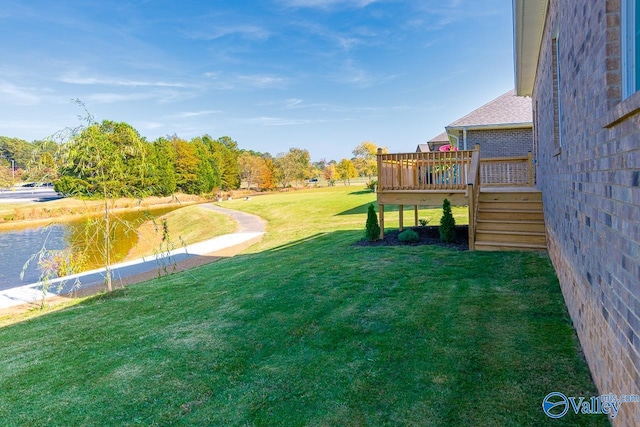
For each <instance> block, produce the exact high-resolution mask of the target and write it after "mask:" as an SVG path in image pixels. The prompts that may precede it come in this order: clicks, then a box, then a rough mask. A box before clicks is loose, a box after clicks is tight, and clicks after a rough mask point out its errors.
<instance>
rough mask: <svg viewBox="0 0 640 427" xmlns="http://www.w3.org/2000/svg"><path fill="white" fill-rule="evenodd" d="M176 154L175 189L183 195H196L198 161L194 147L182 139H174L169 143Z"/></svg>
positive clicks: (197, 190)
mask: <svg viewBox="0 0 640 427" xmlns="http://www.w3.org/2000/svg"><path fill="white" fill-rule="evenodd" d="M171 144H172V145H173V149H174V150H175V153H176V160H175V171H176V187H177V189H179V190H180V191H182V192H183V193H187V194H198V193H199V190H200V188H199V187H200V185H199V182H198V165H199V163H200V159H199V158H198V153H197V152H196V147H195V146H194V145H193V144H189V143H188V142H187V141H185V140H183V139H179V138H177V137H174V138H173V140H172V141H171Z"/></svg>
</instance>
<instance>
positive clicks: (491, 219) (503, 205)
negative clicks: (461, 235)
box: [475, 188, 547, 251]
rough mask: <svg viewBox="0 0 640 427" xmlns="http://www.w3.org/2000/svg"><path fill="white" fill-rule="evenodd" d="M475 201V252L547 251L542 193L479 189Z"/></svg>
mask: <svg viewBox="0 0 640 427" xmlns="http://www.w3.org/2000/svg"><path fill="white" fill-rule="evenodd" d="M478 201H479V205H478V220H477V226H476V238H475V248H476V250H484V251H501V250H533V251H545V250H546V249H547V243H546V235H545V227H544V214H543V211H542V193H540V192H539V191H531V190H529V191H518V190H517V189H515V188H514V189H513V190H509V191H492V190H490V189H486V190H485V189H482V191H481V192H480V196H479V199H478Z"/></svg>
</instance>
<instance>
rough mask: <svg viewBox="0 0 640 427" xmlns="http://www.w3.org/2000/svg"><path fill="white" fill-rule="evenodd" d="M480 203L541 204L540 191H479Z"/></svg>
mask: <svg viewBox="0 0 640 427" xmlns="http://www.w3.org/2000/svg"><path fill="white" fill-rule="evenodd" d="M478 200H479V201H481V202H492V201H493V202H513V201H520V202H541V201H542V193H541V192H540V191H531V192H518V191H512V192H490V191H484V190H483V191H481V192H480V197H479V199H478Z"/></svg>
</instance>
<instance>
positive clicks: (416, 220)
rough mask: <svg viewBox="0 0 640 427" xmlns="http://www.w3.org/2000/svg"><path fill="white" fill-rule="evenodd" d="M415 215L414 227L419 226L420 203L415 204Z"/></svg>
mask: <svg viewBox="0 0 640 427" xmlns="http://www.w3.org/2000/svg"><path fill="white" fill-rule="evenodd" d="M413 215H414V218H413V219H414V220H415V221H414V227H417V226H418V205H415V207H414V208H413Z"/></svg>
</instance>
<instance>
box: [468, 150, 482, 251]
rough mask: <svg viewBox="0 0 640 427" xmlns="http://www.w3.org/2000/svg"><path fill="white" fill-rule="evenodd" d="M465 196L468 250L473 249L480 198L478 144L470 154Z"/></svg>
mask: <svg viewBox="0 0 640 427" xmlns="http://www.w3.org/2000/svg"><path fill="white" fill-rule="evenodd" d="M467 197H468V198H469V250H470V251H473V250H475V241H476V226H477V224H478V202H479V200H480V145H477V144H476V148H475V150H474V151H473V154H472V155H471V165H470V166H469V175H468V179H467Z"/></svg>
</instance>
